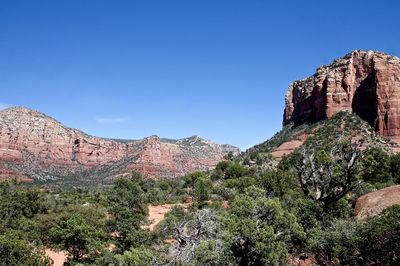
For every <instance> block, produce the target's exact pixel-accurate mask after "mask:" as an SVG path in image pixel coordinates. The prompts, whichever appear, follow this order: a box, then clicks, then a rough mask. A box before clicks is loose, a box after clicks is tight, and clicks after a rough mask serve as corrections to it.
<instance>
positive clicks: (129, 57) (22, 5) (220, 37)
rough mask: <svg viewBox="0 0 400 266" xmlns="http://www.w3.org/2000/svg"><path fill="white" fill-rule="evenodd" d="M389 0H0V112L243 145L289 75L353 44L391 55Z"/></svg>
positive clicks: (275, 107) (396, 9) (264, 132)
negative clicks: (19, 109) (31, 112)
mask: <svg viewBox="0 0 400 266" xmlns="http://www.w3.org/2000/svg"><path fill="white" fill-rule="evenodd" d="M399 3H400V1H395V0H393V1H384V0H382V1H368V0H364V1H337V0H336V1H321V0H319V1H306V0H304V1H300V0H297V1H295V0H293V1H261V0H258V1H257V0H254V1H252V0H248V1H247V0H246V1H244V0H242V1H236V0H226V1H222V0H181V1H177V0H158V1H153V0H145V1H144V0H143V1H135V0H131V1H120V0H113V1H111V0H109V1H104V0H93V1H89V0H68V1H67V0H64V1H61V0H60V1H55V0H51V1H41V0H35V1H31V0H26V1H19V0H8V1H7V0H0V107H4V106H7V105H22V106H26V107H29V108H33V109H37V110H40V111H42V112H44V113H46V114H48V115H50V116H52V117H54V118H56V119H58V120H59V121H61V122H62V123H64V124H66V125H68V126H70V127H75V128H79V129H81V130H83V131H85V132H87V133H89V134H93V135H97V136H102V137H113V138H127V139H136V138H142V137H145V136H149V135H153V134H156V135H159V136H161V137H169V138H181V137H186V136H191V135H200V136H202V137H204V138H208V139H212V140H214V141H216V142H219V143H230V144H234V145H237V146H239V147H241V148H242V149H243V148H247V147H249V146H251V145H254V144H256V143H259V142H262V141H263V140H265V139H267V138H269V137H270V136H271V135H273V134H274V133H275V132H276V131H278V130H279V129H280V128H281V120H282V112H283V105H284V94H285V91H286V88H287V86H288V84H289V83H290V82H292V81H293V80H295V79H300V78H304V77H306V76H308V75H310V74H313V73H314V70H315V69H316V68H317V67H318V66H320V65H322V64H326V63H329V62H331V61H332V60H333V59H334V58H337V57H340V56H343V55H344V54H346V53H348V52H350V51H351V50H354V49H373V50H381V51H384V52H387V53H390V54H393V55H396V56H400V19H399V14H400V4H399Z"/></svg>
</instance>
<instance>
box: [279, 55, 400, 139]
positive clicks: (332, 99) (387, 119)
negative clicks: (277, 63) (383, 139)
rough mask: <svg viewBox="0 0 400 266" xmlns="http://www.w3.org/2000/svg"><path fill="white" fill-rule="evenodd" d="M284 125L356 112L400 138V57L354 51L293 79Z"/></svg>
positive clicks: (384, 133) (394, 136) (384, 130)
mask: <svg viewBox="0 0 400 266" xmlns="http://www.w3.org/2000/svg"><path fill="white" fill-rule="evenodd" d="M285 105H286V107H285V113H284V121H283V124H284V125H286V124H288V123H290V122H294V123H295V124H302V123H305V122H315V121H319V120H323V119H326V118H330V117H332V116H333V115H335V114H336V113H338V112H340V111H342V110H348V111H352V112H354V113H356V114H357V115H359V116H360V117H361V118H363V119H364V120H366V121H367V122H368V123H369V124H370V125H371V126H373V127H374V128H375V130H376V131H377V132H379V133H380V134H381V135H383V136H388V137H390V138H392V139H393V140H396V141H399V140H400V59H399V58H397V57H393V56H390V55H387V54H384V53H380V52H372V51H358V50H357V51H354V52H352V53H350V54H348V55H346V56H345V57H343V58H340V59H338V60H335V61H334V62H333V63H332V64H330V65H326V66H322V67H320V68H318V69H317V71H316V73H315V74H314V75H313V76H311V77H308V78H306V79H304V80H299V81H295V82H293V83H292V84H291V85H290V86H289V89H288V92H287V94H286V101H285Z"/></svg>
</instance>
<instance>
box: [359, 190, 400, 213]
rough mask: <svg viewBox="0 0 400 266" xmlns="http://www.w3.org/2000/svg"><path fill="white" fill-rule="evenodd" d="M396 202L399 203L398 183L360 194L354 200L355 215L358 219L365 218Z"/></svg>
mask: <svg viewBox="0 0 400 266" xmlns="http://www.w3.org/2000/svg"><path fill="white" fill-rule="evenodd" d="M397 204H400V185H396V186H391V187H387V188H383V189H380V190H377V191H374V192H371V193H368V194H365V195H363V196H361V197H360V198H359V199H357V202H356V206H355V216H356V218H357V219H358V220H366V219H368V218H370V217H373V216H376V215H379V214H381V213H382V212H383V211H384V210H385V209H386V208H388V207H390V206H393V205H397Z"/></svg>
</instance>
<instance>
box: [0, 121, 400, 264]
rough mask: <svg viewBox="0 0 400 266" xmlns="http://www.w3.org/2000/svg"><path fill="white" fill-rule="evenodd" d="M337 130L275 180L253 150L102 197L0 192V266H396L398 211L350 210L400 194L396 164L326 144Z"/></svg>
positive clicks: (341, 142)
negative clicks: (298, 264) (359, 214)
mask: <svg viewBox="0 0 400 266" xmlns="http://www.w3.org/2000/svg"><path fill="white" fill-rule="evenodd" d="M335 119H336V120H335ZM335 119H333V120H332V121H333V122H332V121H330V122H327V123H328V124H327V125H326V128H325V129H322V130H320V131H318V132H319V133H318V132H317V133H315V135H314V136H313V137H312V138H310V139H309V140H308V141H307V142H306V143H305V144H304V145H303V146H302V147H301V148H300V149H298V150H297V151H295V152H294V153H293V154H291V155H290V156H287V157H286V158H285V159H284V160H282V161H281V162H280V163H279V164H278V165H277V166H275V167H274V168H273V169H270V168H265V167H262V165H263V164H265V163H268V158H269V156H268V151H266V150H263V148H262V146H259V147H258V150H257V151H253V152H249V153H247V154H245V155H243V156H241V157H236V158H229V159H228V160H226V161H222V162H220V163H219V164H218V165H217V166H216V167H215V169H214V170H212V171H209V172H196V173H192V174H190V175H187V176H185V177H182V178H177V179H165V180H157V181H154V180H148V179H143V178H142V177H141V176H140V175H139V174H137V173H134V174H133V175H132V177H131V178H125V179H117V180H116V181H115V182H114V184H113V185H112V186H110V187H107V188H104V189H102V190H82V189H62V190H45V189H42V188H37V187H26V186H22V185H20V184H16V183H14V182H3V183H0V264H1V265H51V264H50V261H49V259H48V258H47V257H46V256H45V255H44V249H45V248H52V249H56V250H64V251H66V252H67V253H68V262H67V264H68V265H111V266H112V265H287V264H288V260H290V259H293V258H300V257H301V258H307V257H309V258H313V259H315V260H316V261H317V263H319V264H322V265H398V264H399V263H400V259H399V258H400V237H399V236H400V225H399V222H398V221H399V219H400V206H393V207H391V208H388V209H386V210H385V211H384V213H383V214H382V215H380V216H377V217H374V218H371V219H369V220H367V221H366V222H363V223H361V222H358V221H356V220H355V219H354V218H353V207H352V206H353V204H354V202H355V200H356V199H357V198H358V197H359V196H360V195H363V194H365V193H367V192H370V191H373V190H375V189H379V188H382V187H386V186H389V185H392V184H397V183H400V176H399V173H400V171H399V168H400V155H393V154H390V153H388V152H387V150H385V149H383V148H382V147H380V146H379V145H370V146H369V147H368V148H367V149H364V150H362V149H360V148H359V144H357V143H354V142H353V143H352V142H350V141H348V140H346V135H343V137H340V136H342V135H340V136H339V135H335V134H336V133H337V134H345V133H343V132H346V130H343V127H342V128H341V130H340V132H336V131H335V127H333V126H332V127H329V125H331V124H332V123H340V124H341V125H343V116H342V117H339V118H337V117H336V118H335ZM346 119H347V118H346ZM346 121H350V122H351V121H352V120H351V119H350V120H346ZM352 126H354V125H352ZM322 128H324V127H322ZM302 130H303V129H302ZM328 133H329V134H328ZM285 134H286V133H285ZM318 134H320V135H318ZM324 134H326V135H324ZM328 135H329V136H333V137H329V136H328ZM286 136H287V135H286ZM277 143H279V141H278V142H277ZM189 197H190V198H192V199H193V203H192V204H190V206H189V208H187V209H184V208H182V207H179V206H176V207H174V208H173V209H172V211H170V212H169V213H168V214H167V215H166V218H165V219H164V221H162V222H161V223H160V224H158V225H157V226H156V228H155V230H153V231H149V230H148V229H146V227H144V225H146V224H148V222H149V221H148V208H147V206H148V205H149V204H163V203H182V202H184V201H185V200H186V199H187V198H189Z"/></svg>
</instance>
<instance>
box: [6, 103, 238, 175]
mask: <svg viewBox="0 0 400 266" xmlns="http://www.w3.org/2000/svg"><path fill="white" fill-rule="evenodd" d="M228 152H233V153H238V152H239V150H238V149H237V148H235V147H233V146H230V145H218V144H215V143H213V142H211V141H207V140H203V139H201V138H199V137H197V136H194V137H190V138H185V139H180V140H169V139H160V138H159V137H157V136H152V137H148V138H145V139H143V140H129V141H127V140H109V139H103V138H98V137H93V136H89V135H87V134H85V133H83V132H81V131H79V130H76V129H71V128H68V127H65V126H63V125H62V124H61V123H59V122H58V121H56V120H54V119H52V118H50V117H48V116H46V115H44V114H42V113H40V112H36V111H33V110H29V109H26V108H23V107H13V108H9V109H6V110H3V111H1V112H0V179H7V178H10V177H16V178H19V179H27V178H30V179H40V180H42V179H59V178H62V177H65V176H70V175H71V174H77V175H79V173H85V176H91V175H93V176H94V175H96V176H97V177H98V176H101V177H104V178H111V177H115V176H118V175H121V174H128V173H130V172H132V171H139V172H141V173H143V174H144V175H145V176H147V177H154V178H159V177H175V176H180V175H184V174H186V173H188V172H192V171H195V170H206V169H209V168H212V167H213V166H214V165H215V164H216V163H218V161H220V160H222V159H223V156H224V155H225V154H227V153H228Z"/></svg>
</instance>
